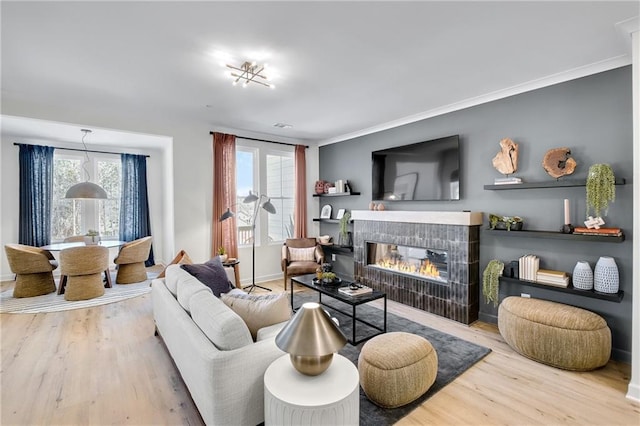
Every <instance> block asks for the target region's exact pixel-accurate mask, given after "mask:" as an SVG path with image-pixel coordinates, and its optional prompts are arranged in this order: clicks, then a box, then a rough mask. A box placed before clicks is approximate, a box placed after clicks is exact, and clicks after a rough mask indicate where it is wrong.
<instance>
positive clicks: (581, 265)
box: [573, 260, 593, 290]
mask: <svg viewBox="0 0 640 426" xmlns="http://www.w3.org/2000/svg"><path fill="white" fill-rule="evenodd" d="M573 288H577V289H579V290H591V289H592V288H593V271H592V270H591V265H589V262H585V261H583V260H580V261H578V263H576V266H575V268H573Z"/></svg>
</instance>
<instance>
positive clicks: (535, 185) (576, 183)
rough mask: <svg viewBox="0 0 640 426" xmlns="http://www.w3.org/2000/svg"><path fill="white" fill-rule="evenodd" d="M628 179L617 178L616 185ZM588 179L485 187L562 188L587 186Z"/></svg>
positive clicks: (488, 187)
mask: <svg viewBox="0 0 640 426" xmlns="http://www.w3.org/2000/svg"><path fill="white" fill-rule="evenodd" d="M626 183H627V181H626V180H625V179H624V178H616V185H625V184H626ZM586 184H587V182H586V180H580V179H559V180H550V181H545V182H524V183H513V184H508V185H485V186H484V189H485V190H488V191H500V190H508V189H534V188H561V187H571V186H586Z"/></svg>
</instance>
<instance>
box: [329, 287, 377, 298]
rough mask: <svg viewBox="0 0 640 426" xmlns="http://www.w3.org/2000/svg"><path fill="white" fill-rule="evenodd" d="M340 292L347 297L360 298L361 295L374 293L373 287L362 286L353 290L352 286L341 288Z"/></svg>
mask: <svg viewBox="0 0 640 426" xmlns="http://www.w3.org/2000/svg"><path fill="white" fill-rule="evenodd" d="M338 291H339V292H340V293H342V294H346V295H347V296H360V295H361V294H368V293H371V292H373V289H372V288H371V287H367V286H364V285H363V286H360V287H359V288H351V287H350V286H346V287H340V288H339V289H338Z"/></svg>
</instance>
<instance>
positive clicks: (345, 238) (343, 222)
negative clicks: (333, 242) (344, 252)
mask: <svg viewBox="0 0 640 426" xmlns="http://www.w3.org/2000/svg"><path fill="white" fill-rule="evenodd" d="M350 219H351V213H350V212H348V211H347V212H345V213H344V214H343V215H342V217H341V218H340V240H339V243H340V245H341V246H350V245H351V242H350V241H349V240H350V238H349V220H350Z"/></svg>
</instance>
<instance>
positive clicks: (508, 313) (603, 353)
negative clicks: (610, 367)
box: [498, 296, 611, 371]
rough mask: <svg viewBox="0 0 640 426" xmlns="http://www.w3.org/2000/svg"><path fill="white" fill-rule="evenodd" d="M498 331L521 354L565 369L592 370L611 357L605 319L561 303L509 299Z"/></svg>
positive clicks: (504, 303) (502, 309)
mask: <svg viewBox="0 0 640 426" xmlns="http://www.w3.org/2000/svg"><path fill="white" fill-rule="evenodd" d="M498 329H499V330H500V334H501V335H502V337H503V338H504V340H505V341H506V342H507V344H508V345H509V346H511V348H512V349H513V350H515V351H516V352H518V353H519V354H521V355H524V356H526V357H527V358H530V359H533V360H534V361H538V362H541V363H543V364H548V365H551V366H553V367H558V368H563V369H565V370H576V371H587V370H593V369H595V368H598V367H602V366H604V365H605V364H606V363H607V362H608V361H609V356H610V355H611V330H610V329H609V327H608V326H607V322H606V321H605V320H604V318H602V317H601V316H600V315H598V314H596V313H594V312H590V311H587V310H585V309H581V308H576V307H575V306H569V305H564V304H562V303H556V302H550V301H548V300H539V299H528V298H524V297H516V296H510V297H507V298H505V299H504V300H503V301H502V303H501V304H500V307H499V308H498Z"/></svg>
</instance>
